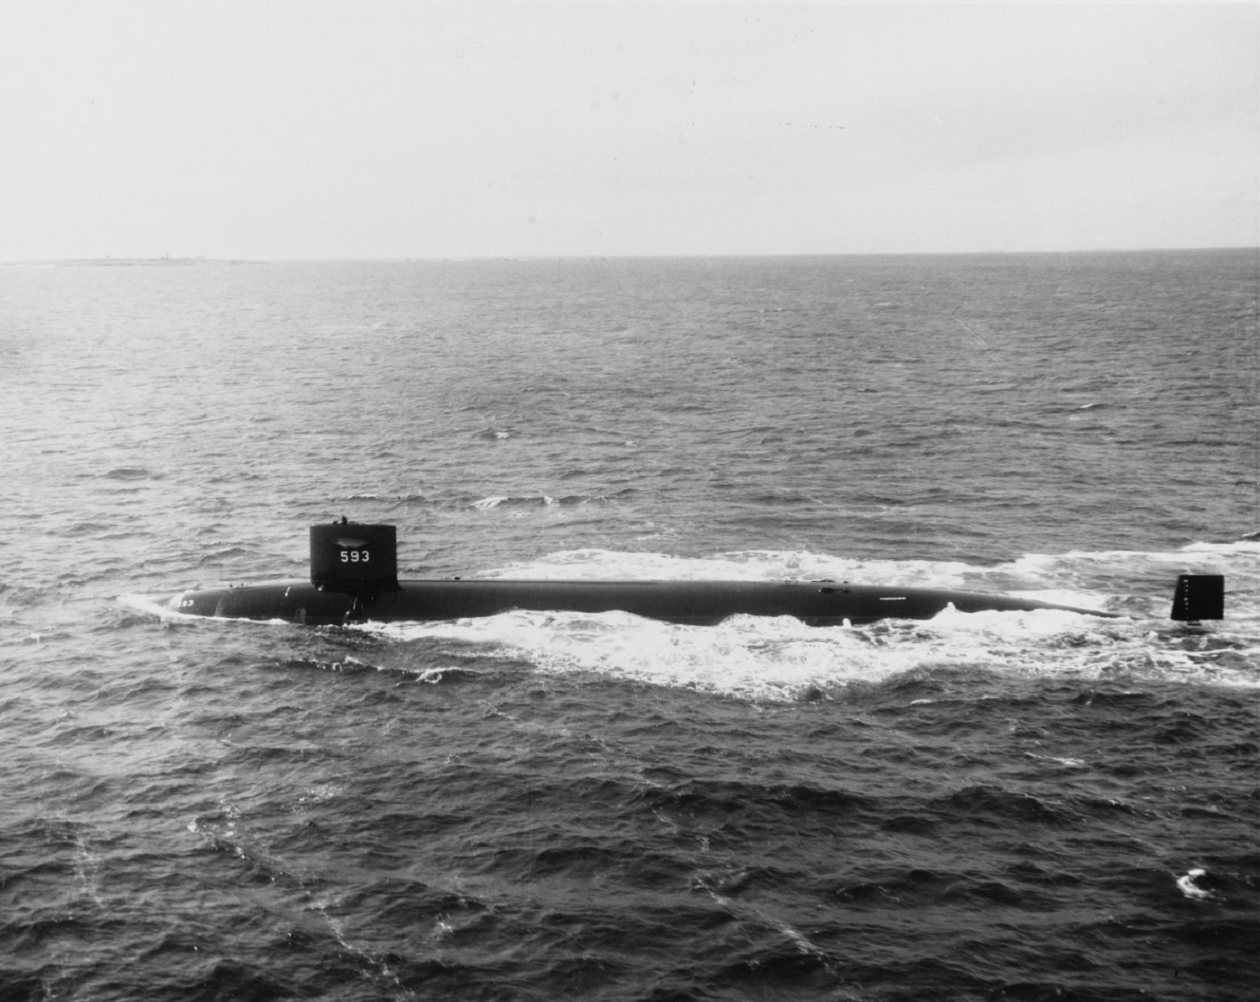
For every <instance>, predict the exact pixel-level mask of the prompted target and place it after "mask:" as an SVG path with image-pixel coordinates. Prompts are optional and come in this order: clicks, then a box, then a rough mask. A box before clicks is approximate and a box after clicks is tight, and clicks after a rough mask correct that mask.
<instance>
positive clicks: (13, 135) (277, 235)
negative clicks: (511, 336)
mask: <svg viewBox="0 0 1260 1002" xmlns="http://www.w3.org/2000/svg"><path fill="white" fill-rule="evenodd" d="M1258 11H1260V8H1258V7H1257V6H1256V5H1255V4H1251V3H1246V4H1221V5H1214V4H1203V3H1189V4H1158V5H1138V4H1120V5H1101V4H1071V5H1066V6H1031V5H1024V4H1005V5H1000V6H998V5H993V6H980V5H974V6H952V5H932V6H901V5H896V4H881V5H874V6H844V5H821V6H820V5H814V6H789V5H781V4H779V5H771V6H740V5H734V4H707V5H701V6H678V5H669V6H660V7H657V6H644V5H630V6H612V5H603V4H601V5H586V6H565V7H549V6H537V5H532V4H516V5H510V6H482V5H459V6H437V5H427V4H419V3H412V2H398V3H385V2H379V0H377V2H370V0H369V2H344V3H334V2H315V0H279V2H266V0H248V2H233V0H215V2H212V3H207V2H185V0H158V2H138V0H92V2H71V3H59V2H56V0H52V2H47V0H30V2H25V0H0V135H3V136H4V140H3V143H2V144H0V260H18V259H33V258H55V257H90V256H106V255H112V256H115V257H127V256H158V255H162V254H165V253H170V254H171V255H173V256H182V255H205V256H208V257H255V258H277V257H440V256H496V255H547V256H549V255H586V254H760V253H768V254H779V253H832V252H836V253H847V252H857V253H863V252H914V251H978V250H1042V249H1048V250H1068V249H1093V248H1131V247H1132V248H1141V247H1201V246H1240V245H1248V246H1250V245H1255V244H1256V242H1257V211H1258V204H1257V177H1258V152H1257V151H1258V145H1257V144H1258V140H1257V129H1258V126H1257V104H1258V102H1257V91H1258V76H1257V72H1258V71H1257V60H1258V55H1257V53H1258V52H1260V31H1258V23H1260V17H1258Z"/></svg>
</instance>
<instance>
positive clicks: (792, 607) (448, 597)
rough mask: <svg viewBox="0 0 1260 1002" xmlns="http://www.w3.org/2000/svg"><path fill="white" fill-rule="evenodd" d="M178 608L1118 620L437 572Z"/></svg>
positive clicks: (320, 616)
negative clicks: (951, 614) (953, 614)
mask: <svg viewBox="0 0 1260 1002" xmlns="http://www.w3.org/2000/svg"><path fill="white" fill-rule="evenodd" d="M170 606H171V608H172V609H174V610H175V611H177V612H181V613H184V614H188V615H194V616H214V617H222V618H231V619H253V620H282V621H285V622H290V623H304V624H310V625H317V626H318V625H333V624H344V623H349V622H361V621H373V622H382V623H391V622H426V621H437V620H454V619H470V618H475V617H480V616H494V615H498V614H500V613H504V612H512V611H515V610H532V611H539V612H585V613H601V612H614V611H620V612H628V613H632V614H633V615H636V616H643V617H645V618H648V619H656V620H663V621H665V622H670V623H681V624H688V625H697V626H700V625H705V626H707V625H713V624H716V623H720V622H721V621H722V620H724V619H726V618H728V617H730V616H738V615H747V616H791V617H794V618H796V619H799V620H801V621H803V622H805V623H807V624H810V625H813V626H840V625H844V624H845V623H849V624H852V625H862V624H865V623H872V622H875V621H877V620H881V619H892V618H895V619H931V618H932V617H933V616H935V615H937V614H938V613H940V612H942V611H944V610H945V609H946V608H948V607H950V606H953V607H954V608H955V609H957V610H958V611H960V612H983V611H989V610H993V611H1003V612H1027V611H1034V610H1038V609H1058V610H1063V611H1068V612H1075V613H1081V614H1085V615H1090V616H1106V617H1109V618H1114V614H1112V613H1107V612H1101V611H1099V610H1097V609H1083V608H1077V607H1074V606H1065V605H1057V604H1055V603H1051V602H1041V601H1037V600H1034V599H1023V598H1016V597H1012V596H1008V595H993V594H985V593H982V592H971V591H960V590H952V589H941V588H900V587H889V586H881V585H854V584H841V583H833V582H817V581H808V582H806V581H787V582H767V581H523V580H460V579H453V580H452V579H434V580H413V581H401V582H397V583H391V584H390V585H389V586H387V587H384V588H381V589H379V590H370V589H368V590H359V591H356V592H355V593H349V592H346V591H338V590H333V589H328V588H321V587H320V586H318V585H315V584H312V583H310V582H308V581H299V580H295V581H278V582H268V583H262V584H256V585H247V586H241V587H237V588H221V589H206V590H201V591H187V592H183V593H181V594H179V595H177V596H175V598H173V599H172V600H171V602H170Z"/></svg>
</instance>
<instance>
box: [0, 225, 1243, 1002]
mask: <svg viewBox="0 0 1260 1002" xmlns="http://www.w3.org/2000/svg"><path fill="white" fill-rule="evenodd" d="M1258 278H1260V272H1258V269H1257V255H1256V253H1255V252H1254V251H1243V250H1234V251H1197V252H1158V253H1156V252H1151V253H1112V254H1062V255H1008V256H983V255H981V256H945V257H932V256H925V257H817V258H772V259H714V260H703V259H677V260H653V259H634V260H620V259H610V260H585V261H576V260H555V261H541V260H529V261H511V260H505V261H415V262H412V261H390V262H263V263H252V262H237V263H233V262H165V263H144V262H96V263H90V262H82V263H67V264H61V265H9V266H5V267H0V371H3V372H4V374H5V377H6V378H5V382H6V392H5V393H4V394H0V431H2V432H3V435H2V439H0V441H2V444H0V456H2V457H3V470H4V474H5V475H4V477H3V478H2V479H0V498H2V499H3V503H4V511H5V514H6V518H5V519H4V520H3V524H2V525H0V673H2V677H3V682H4V685H3V689H2V690H0V794H2V796H0V999H4V1000H5V1002H20V1000H52V999H67V1000H69V999H74V1000H93V1002H105V1000H135V999H145V1000H147V999H155V1000H162V999H171V1000H181V1002H182V1000H205V1002H209V1000H224V1002H228V1000H232V1002H236V1000H261V999H289V998H295V999H296V998H300V999H328V1000H339V1002H340V1000H356V1002H357V1000H377V999H388V1000H412V999H470V1000H471V999H477V1000H487V999H489V1000H499V999H502V1000H518V999H520V1000H530V999H538V1000H553V999H556V998H570V997H571V998H583V999H601V1000H657V1002H664V1000H755V999H775V1000H778V999H826V1000H846V1002H885V1000H907V1002H908V1000H915V1002H921V1000H971V999H1018V1000H1026V1002H1036V1000H1043V999H1045V1000H1049V999H1069V1000H1071V999H1075V1000H1081V1002H1087V1000H1088V1002H1095V1000H1107V1002H1121V1000H1123V1002H1128V1000H1138V999H1142V1000H1149V999H1161V1000H1204V1002H1208V1000H1212V1002H1221V1000H1243V999H1254V998H1256V997H1257V994H1258V992H1260V959H1258V958H1257V950H1256V946H1257V943H1258V942H1260V935H1258V934H1260V840H1258V837H1257V836H1258V834H1260V827H1258V822H1260V751H1258V745H1260V734H1258V731H1257V705H1258V695H1260V690H1258V683H1260V541H1258V540H1257V538H1256V535H1255V534H1256V532H1257V530H1260V511H1258V508H1257V501H1258V488H1257V470H1258V469H1260V402H1258V394H1257V376H1258V374H1260V359H1258V356H1257V351H1258V348H1257V345H1258V344H1260V339H1258V336H1257V304H1256V295H1257V289H1258V288H1260V282H1258ZM342 515H345V516H347V517H350V518H351V519H356V520H364V521H388V522H393V523H395V524H397V525H398V531H399V538H400V552H399V561H400V570H401V572H402V573H403V575H404V576H408V577H420V576H429V575H451V574H459V575H464V576H473V575H483V576H493V575H497V576H564V577H583V576H587V577H657V578H659V577H665V578H671V577H673V578H758V579H787V578H848V579H850V580H855V581H864V582H870V583H894V582H896V583H905V584H923V585H943V586H949V587H966V588H976V589H979V590H997V591H1007V592H1014V593H1019V594H1026V595H1030V596H1034V597H1045V598H1050V599H1055V600H1061V601H1070V602H1073V603H1077V604H1080V605H1084V606H1089V607H1097V608H1104V609H1107V610H1110V611H1114V612H1120V613H1123V614H1125V616H1126V617H1128V618H1125V619H1120V620H1110V619H1101V618H1098V617H1090V616H1080V615H1075V614H1070V613H1057V612H1038V613H984V614H977V615H971V616H968V615H962V614H957V613H953V612H947V613H944V614H942V615H941V616H939V617H937V618H936V619H934V620H931V621H928V622H904V621H896V620H890V621H885V622H882V623H878V624H875V625H872V626H867V627H859V628H851V627H841V628H819V629H811V628H808V627H805V626H803V625H801V624H799V623H797V622H795V621H792V620H779V619H756V618H751V617H735V618H733V619H731V620H728V621H727V622H725V623H723V624H722V625H720V626H717V627H712V628H699V627H682V626H672V625H669V624H662V623H654V622H649V621H645V620H640V619H636V618H635V617H632V616H629V615H624V614H609V615H600V616H585V615H577V614H571V613H553V614H543V613H515V614H508V615H503V616H497V617H492V618H487V619H482V620H464V621H458V622H446V623H417V624H393V625H389V626H379V625H372V624H368V625H366V626H365V627H363V628H358V629H313V628H306V627H297V626H290V625H284V624H277V623H244V622H233V621H211V620H195V619H189V618H186V617H181V616H178V615H175V614H172V613H170V612H169V611H168V610H167V609H166V608H165V606H164V602H165V601H166V599H167V598H168V597H169V596H171V595H172V594H174V593H176V592H178V591H181V590H183V589H185V588H188V587H193V586H196V585H210V584H215V583H220V582H224V581H228V582H233V583H235V582H245V581H250V580H259V579H264V578H272V577H289V576H291V577H301V576H304V575H305V573H306V562H307V561H306V552H305V550H306V527H307V525H308V524H310V523H313V522H318V521H327V520H331V519H333V518H336V517H340V516H342ZM1184 571H1191V572H1202V573H1223V574H1225V575H1226V576H1227V589H1228V594H1227V619H1226V620H1225V621H1223V622H1221V623H1212V624H1206V625H1204V626H1203V627H1186V626H1181V625H1177V624H1172V623H1170V622H1169V621H1168V620H1167V619H1166V617H1167V613H1168V606H1169V601H1170V596H1171V588H1172V583H1173V581H1174V579H1175V577H1176V575H1177V574H1178V573H1181V572H1184Z"/></svg>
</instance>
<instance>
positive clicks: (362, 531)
mask: <svg viewBox="0 0 1260 1002" xmlns="http://www.w3.org/2000/svg"><path fill="white" fill-rule="evenodd" d="M311 584H313V585H315V587H317V588H318V589H319V590H320V591H334V592H342V593H344V594H347V595H362V596H369V595H374V594H377V593H379V592H382V591H397V590H398V539H397V529H396V528H395V527H394V526H392V525H367V524H364V523H362V522H345V521H342V522H334V523H332V524H331V525H312V526H311Z"/></svg>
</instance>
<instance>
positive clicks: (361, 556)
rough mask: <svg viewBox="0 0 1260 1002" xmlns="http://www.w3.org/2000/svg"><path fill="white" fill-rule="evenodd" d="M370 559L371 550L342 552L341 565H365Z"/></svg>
mask: <svg viewBox="0 0 1260 1002" xmlns="http://www.w3.org/2000/svg"><path fill="white" fill-rule="evenodd" d="M371 559H372V551H371V550H342V551H341V562H342V563H343V564H366V563H367V562H368V561H369V560H371Z"/></svg>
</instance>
